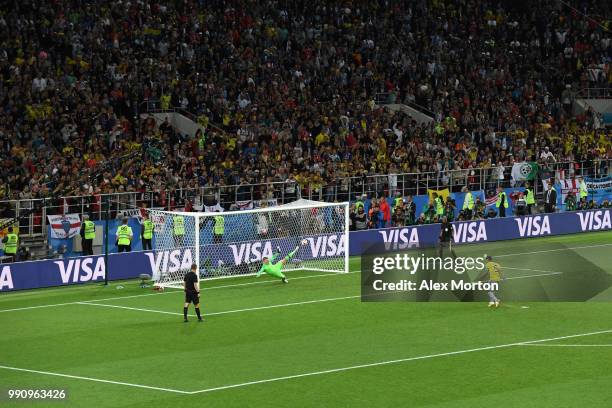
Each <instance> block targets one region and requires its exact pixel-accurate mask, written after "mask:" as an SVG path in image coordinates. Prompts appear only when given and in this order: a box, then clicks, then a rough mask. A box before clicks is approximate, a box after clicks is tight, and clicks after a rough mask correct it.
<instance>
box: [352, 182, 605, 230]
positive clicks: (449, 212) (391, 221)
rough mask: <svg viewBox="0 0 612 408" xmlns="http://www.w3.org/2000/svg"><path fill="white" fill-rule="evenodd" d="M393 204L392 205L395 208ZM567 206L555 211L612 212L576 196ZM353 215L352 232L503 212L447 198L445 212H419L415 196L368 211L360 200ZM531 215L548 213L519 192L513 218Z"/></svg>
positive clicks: (430, 207)
mask: <svg viewBox="0 0 612 408" xmlns="http://www.w3.org/2000/svg"><path fill="white" fill-rule="evenodd" d="M389 202H391V204H390V203H389ZM563 204H564V206H563V208H559V209H555V211H557V210H558V211H580V210H593V209H599V208H601V209H608V208H612V203H611V202H610V201H609V200H608V199H604V200H602V201H601V202H600V203H599V204H598V203H597V202H596V201H595V200H588V199H581V200H580V199H578V198H577V197H576V195H575V194H574V193H572V192H570V193H568V194H567V197H566V198H565V200H564V203H563ZM349 211H350V214H349V215H350V230H351V231H362V230H367V229H379V228H389V227H407V226H412V225H426V224H435V223H440V222H442V218H443V217H446V219H447V220H448V221H449V222H453V221H470V220H475V221H479V220H485V219H488V218H498V217H499V216H500V215H499V208H497V209H496V208H493V207H491V206H487V203H486V202H484V201H482V200H481V199H480V197H477V198H476V199H475V200H474V208H473V210H472V211H466V210H465V209H464V208H457V205H456V202H455V200H454V199H453V198H451V197H450V196H449V197H447V198H446V200H443V208H442V210H441V211H436V205H435V203H434V201H430V202H429V203H427V204H426V205H424V206H423V207H422V208H418V207H417V206H416V204H415V203H414V201H413V199H412V196H411V195H408V196H406V197H399V199H395V200H388V199H387V197H385V196H381V197H379V198H378V199H376V198H373V199H372V200H371V201H370V202H369V203H368V206H367V208H366V205H365V203H364V201H363V200H361V199H357V200H356V201H355V202H354V203H352V204H351V206H350V209H349ZM529 211H533V213H534V214H535V213H538V212H546V211H545V210H544V208H543V206H542V211H540V209H535V208H534V209H533V210H530V209H528V206H527V203H526V201H525V195H524V194H523V193H521V192H517V193H516V194H515V196H514V197H512V212H513V214H515V215H528V214H529Z"/></svg>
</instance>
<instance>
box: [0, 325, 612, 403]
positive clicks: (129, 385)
mask: <svg viewBox="0 0 612 408" xmlns="http://www.w3.org/2000/svg"><path fill="white" fill-rule="evenodd" d="M604 333H612V329H609V330H600V331H596V332H590V333H580V334H571V335H567V336H560V337H551V338H546V339H537V340H529V341H521V342H516V343H508V344H500V345H496V346H486V347H479V348H472V349H466V350H458V351H450V352H447V353H438V354H428V355H423V356H416V357H408V358H402V359H397V360H387V361H380V362H375V363H368V364H359V365H353V366H349V367H341V368H333V369H329V370H323V371H314V372H310V373H302V374H295V375H287V376H284V377H276V378H268V379H264V380H256V381H249V382H243V383H238V384H230V385H223V386H219V387H211V388H204V389H201V390H197V391H184V390H176V389H172V388H166V387H156V386H151V385H143V384H134V383H128V382H123V381H114V380H106V379H102V378H94V377H85V376H80V375H72V374H63V373H56V372H52V371H41V370H32V369H28V368H20V367H12V366H5V365H0V369H2V370H10V371H18V372H26V373H32V374H41V375H49V376H54V377H63V378H70V379H75V380H83V381H92V382H98V383H105V384H112V385H121V386H125V387H133V388H143V389H149V390H155V391H165V392H171V393H175V394H184V395H185V394H186V395H193V394H202V393H206V392H213V391H221V390H227V389H232V388H240V387H246V386H249V385H256V384H265V383H270V382H277V381H282V380H291V379H294V378H302V377H312V376H316V375H323V374H331V373H337V372H342V371H349V370H356V369H360V368H368V367H377V366H385V365H390V364H398V363H405V362H409V361H417V360H426V359H430V358H436V357H446V356H453V355H459V354H466V353H474V352H477V351H485V350H494V349H500V348H509V347H513V346H527V345H535V344H538V343H545V342H549V341H555V340H563V339H571V338H576V337H585V336H594V335H597V334H604Z"/></svg>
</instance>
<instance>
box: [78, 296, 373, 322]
mask: <svg viewBox="0 0 612 408" xmlns="http://www.w3.org/2000/svg"><path fill="white" fill-rule="evenodd" d="M359 297H361V295H353V296H342V297H335V298H326V299H314V300H305V301H302V302H293V303H282V304H279V305H269V306H258V307H249V308H244V309H234V310H224V311H221V312H211V313H204V317H207V316H217V315H224V314H230V313H242V312H252V311H256V310H265V309H275V308H280V307H289V306H299V305H308V304H312V303H323V302H333V301H337V300H345V299H355V298H359ZM76 304H79V305H88V306H99V307H110V308H116V309H126V310H134V311H137V312H149V313H161V314H168V315H174V316H183V314H182V313H178V312H167V311H165V310H155V309H143V308H139V307H130V306H120V305H109V304H107V303H93V302H77V303H76ZM190 316H193V314H190Z"/></svg>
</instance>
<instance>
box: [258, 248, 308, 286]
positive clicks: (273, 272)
mask: <svg viewBox="0 0 612 408" xmlns="http://www.w3.org/2000/svg"><path fill="white" fill-rule="evenodd" d="M299 249H300V246H299V245H298V246H296V247H295V249H294V250H293V251H291V252H289V253H288V254H287V256H286V257H284V258H283V259H281V260H280V261H278V262H276V263H274V260H275V259H276V258H278V256H279V255H280V247H276V252H275V253H274V254H272V257H271V258H268V257H267V256H264V257H263V259H262V260H261V261H262V263H263V265H261V268H260V269H259V271H258V272H257V277H258V278H259V277H260V276H261V275H262V274H263V273H267V274H268V275H270V276H274V277H275V278H279V279H281V280H282V281H283V283H289V280H287V277H286V276H285V274H284V273H283V272H282V270H283V268H284V267H285V264H286V263H287V262H289V261H290V260H291V258H293V257H294V256H295V254H296V253H297V252H298V250H299Z"/></svg>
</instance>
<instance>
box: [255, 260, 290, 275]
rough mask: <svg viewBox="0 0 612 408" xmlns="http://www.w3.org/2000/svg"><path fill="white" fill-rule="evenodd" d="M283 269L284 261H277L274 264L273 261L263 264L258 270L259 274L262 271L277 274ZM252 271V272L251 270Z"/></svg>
mask: <svg viewBox="0 0 612 408" xmlns="http://www.w3.org/2000/svg"><path fill="white" fill-rule="evenodd" d="M282 269H283V263H282V262H277V263H275V264H273V263H272V262H268V263H267V264H263V265H261V269H259V272H257V274H258V275H261V274H262V273H264V272H265V273H267V274H268V275H277V274H278V273H279V272H280V271H281V270H282ZM251 273H252V272H251Z"/></svg>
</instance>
